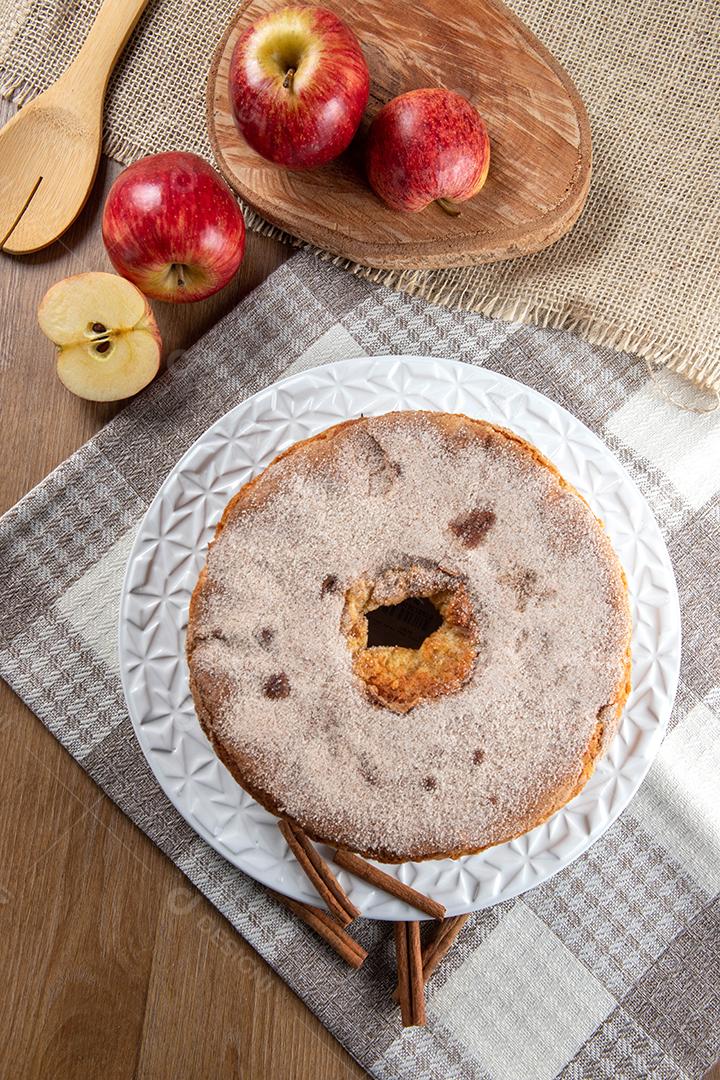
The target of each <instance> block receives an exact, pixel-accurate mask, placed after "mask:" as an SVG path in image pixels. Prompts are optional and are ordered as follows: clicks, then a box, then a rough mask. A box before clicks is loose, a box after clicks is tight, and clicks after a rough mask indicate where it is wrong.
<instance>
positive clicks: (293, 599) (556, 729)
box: [187, 412, 631, 862]
mask: <svg viewBox="0 0 720 1080" xmlns="http://www.w3.org/2000/svg"><path fill="white" fill-rule="evenodd" d="M630 632H631V620H630V613H629V606H628V599H627V589H626V582H625V577H624V574H623V570H622V567H621V565H620V563H619V560H618V558H617V556H616V555H615V553H614V551H613V549H612V546H611V544H610V541H609V540H608V537H607V535H606V533H605V531H604V529H603V527H602V525H601V523H600V522H599V521H598V520H597V518H596V517H595V515H594V514H593V513H592V511H591V510H590V508H589V507H588V505H587V503H586V502H585V501H584V500H583V499H582V498H581V497H580V495H578V493H577V492H576V491H575V490H574V488H573V487H571V485H570V484H568V483H567V482H566V481H565V480H564V479H563V478H562V476H560V474H559V473H558V471H557V470H556V469H555V467H554V466H553V465H552V464H551V462H550V461H548V460H547V458H545V457H544V456H543V455H542V454H541V453H540V452H539V451H538V450H537V449H536V448H535V447H533V446H531V445H530V444H529V443H527V442H525V441H524V440H523V439H521V438H519V437H518V436H516V435H514V434H513V433H512V432H510V431H506V430H504V429H502V428H498V427H495V426H493V425H492V424H489V423H486V422H484V421H481V420H473V419H470V418H468V417H467V416H462V415H457V414H449V413H432V412H395V413H387V414H386V415H383V416H377V417H370V418H364V417H361V418H359V419H357V420H349V421H347V422H345V423H342V424H338V425H336V426H335V427H331V428H329V429H328V430H327V431H324V432H322V433H321V434H319V435H316V436H314V437H313V438H310V439H307V440H305V441H304V442H299V443H297V444H296V445H295V446H293V447H291V448H290V449H289V450H287V451H286V452H285V453H283V454H281V455H280V456H279V457H278V458H276V459H275V460H274V461H273V462H272V464H270V465H269V466H268V467H267V468H266V469H265V470H264V471H263V472H261V473H260V474H259V475H258V476H257V477H255V478H254V479H253V480H251V481H250V482H249V483H247V484H245V486H244V487H243V488H242V489H241V490H240V491H239V492H238V494H237V495H235V497H234V498H233V499H232V500H231V501H230V503H229V504H228V506H227V508H226V510H225V513H224V514H223V517H222V520H221V521H220V523H219V525H218V527H217V530H216V533H215V538H214V540H213V543H212V545H211V547H210V551H209V553H208V557H207V562H206V565H205V567H204V568H203V570H202V573H201V574H200V577H199V580H198V582H197V585H196V587H195V591H194V593H193V597H192V602H191V606H190V619H189V626H188V635H187V656H188V663H189V670H190V685H191V689H192V694H193V698H194V701H195V706H196V709H197V714H198V717H199V719H200V723H201V724H202V727H203V729H204V731H205V733H206V734H207V736H208V738H209V739H210V741H211V743H212V745H213V747H214V749H215V751H216V753H217V754H218V756H219V757H220V758H221V760H222V761H223V762H224V763H225V765H226V766H227V767H228V769H229V770H230V772H231V773H232V775H233V776H234V777H235V779H236V780H237V781H238V783H239V784H241V785H242V787H243V788H245V790H246V791H248V792H250V794H251V795H252V796H253V797H254V798H255V799H257V800H258V801H259V802H260V803H262V804H263V805H264V806H265V807H267V809H269V810H270V811H272V812H273V813H276V814H281V815H284V816H287V817H289V818H291V819H292V820H294V821H295V822H297V823H298V824H299V825H300V826H301V827H302V828H303V829H304V830H305V831H306V832H307V833H308V835H309V836H311V837H312V838H314V839H315V840H319V841H325V842H327V843H329V844H332V845H334V846H336V847H337V846H342V847H346V848H348V849H350V850H352V851H356V852H359V853H360V854H362V855H364V856H366V857H374V858H377V859H379V860H382V861H385V862H401V861H405V860H407V859H428V858H442V857H447V856H452V857H455V856H459V855H463V854H468V853H470V852H476V851H480V850H482V849H484V848H487V847H489V846H490V845H493V844H498V843H501V842H503V841H505V840H508V839H510V838H512V837H515V836H518V835H519V834H521V833H524V832H526V831H528V830H529V829H532V828H533V827H534V826H536V825H538V824H539V823H541V822H542V821H544V820H545V819H546V818H547V817H549V816H550V815H551V814H552V813H554V812H555V811H556V810H558V809H559V808H560V807H562V806H563V805H564V804H565V803H566V802H567V801H568V800H569V799H571V798H572V797H573V796H574V795H576V794H577V793H578V792H579V791H580V790H581V788H582V787H583V785H584V784H585V783H586V781H587V780H588V778H589V777H590V775H591V774H592V772H593V769H594V767H595V763H596V761H597V760H598V758H599V757H600V756H601V755H602V754H603V753H604V751H605V750H606V748H607V746H608V744H609V742H610V740H611V739H612V737H613V735H614V734H615V731H616V729H617V727H618V724H619V721H620V716H621V712H622V709H623V705H624V703H625V701H626V699H627V696H628V693H629V689H630Z"/></svg>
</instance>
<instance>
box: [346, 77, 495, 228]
mask: <svg viewBox="0 0 720 1080" xmlns="http://www.w3.org/2000/svg"><path fill="white" fill-rule="evenodd" d="M489 165H490V140H489V138H488V133H487V128H486V127H485V122H484V120H483V119H482V117H481V116H480V114H479V113H478V112H477V110H476V109H474V108H473V106H472V105H471V104H470V102H469V101H467V100H466V99H465V98H464V97H461V96H460V94H455V93H453V91H452V90H411V91H410V92H409V93H407V94H401V95H400V97H396V98H393V100H392V101H389V102H388V103H387V105H384V106H383V108H382V109H381V110H380V112H379V113H378V114H377V116H376V117H375V119H374V120H373V122H372V124H371V126H370V131H369V132H368V140H367V147H366V167H367V175H368V180H369V181H370V186H371V187H372V189H373V191H374V192H375V194H376V195H379V196H380V198H381V199H382V200H383V201H384V202H386V203H387V205H388V206H389V207H391V209H393V210H410V211H417V210H424V209H425V207H426V206H429V204H430V203H431V202H436V201H437V202H439V203H440V205H441V206H442V207H443V209H444V210H447V211H448V212H449V213H459V210H458V209H457V207H455V206H454V204H455V203H460V202H464V201H465V200H466V199H471V198H472V197H473V195H477V193H478V191H479V190H480V188H481V187H482V186H483V184H484V183H485V180H486V179H487V174H488V167H489Z"/></svg>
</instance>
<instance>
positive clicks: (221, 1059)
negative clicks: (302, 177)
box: [0, 102, 365, 1080]
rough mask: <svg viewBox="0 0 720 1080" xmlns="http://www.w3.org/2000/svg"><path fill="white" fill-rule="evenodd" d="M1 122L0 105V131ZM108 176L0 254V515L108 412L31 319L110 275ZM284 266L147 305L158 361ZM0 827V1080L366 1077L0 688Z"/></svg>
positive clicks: (260, 248)
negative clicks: (50, 234) (62, 372)
mask: <svg viewBox="0 0 720 1080" xmlns="http://www.w3.org/2000/svg"><path fill="white" fill-rule="evenodd" d="M10 112H11V109H10V107H9V106H7V105H6V104H5V103H2V102H0V122H2V120H3V118H5V117H7V116H9V115H10ZM118 171H119V167H118V166H116V165H115V164H112V163H111V164H110V165H108V164H107V163H105V162H104V161H103V162H102V163H101V166H100V175H99V177H98V183H97V186H96V188H95V189H94V190H93V193H92V195H91V197H90V200H89V202H88V204H87V206H86V208H85V211H84V212H83V214H82V216H81V217H80V218H79V219H78V221H77V222H76V223H75V225H73V227H72V229H71V230H70V231H69V232H68V233H67V235H66V236H65V237H63V241H62V243H61V244H55V245H53V247H51V248H48V249H47V250H46V251H44V252H42V253H39V254H36V255H32V256H27V257H24V258H22V259H20V258H9V257H8V256H4V255H0V310H2V312H3V318H2V320H0V403H1V411H2V424H1V425H0V440H1V442H0V451H1V452H2V462H3V467H2V470H0V510H5V509H7V508H8V507H9V506H11V505H12V504H13V503H14V502H16V501H17V499H18V498H20V497H21V496H22V495H23V494H24V493H25V492H26V491H27V490H28V489H29V488H30V487H31V486H33V484H35V483H37V482H38V481H40V480H42V478H43V477H44V476H45V475H47V473H48V472H49V471H50V470H51V469H52V468H53V467H54V466H55V465H56V464H58V463H59V462H60V461H62V460H63V459H64V458H65V457H67V455H68V454H69V453H71V452H72V451H73V450H74V449H76V447H77V446H79V445H80V444H81V443H82V442H84V441H85V440H86V439H87V438H89V437H90V436H91V435H93V434H94V432H95V431H97V430H98V429H99V428H100V427H101V426H102V424H103V423H105V422H106V421H107V420H108V419H109V418H110V417H111V416H112V415H114V413H116V412H117V411H118V409H119V408H120V407H121V406H120V405H97V404H91V403H89V402H84V401H81V400H80V399H79V398H75V397H73V396H72V395H71V394H70V393H68V391H67V390H65V388H64V387H63V386H62V385H61V384H60V382H59V380H58V379H57V377H56V375H55V371H54V357H53V350H52V347H51V346H50V344H49V342H48V341H47V340H46V339H45V338H44V336H43V335H42V333H41V332H40V329H39V327H38V326H37V322H36V317H35V311H36V308H37V304H38V301H39V300H40V298H41V297H42V295H43V294H44V292H45V290H46V289H47V288H48V287H49V286H50V285H52V284H53V283H54V282H55V281H57V280H58V279H59V278H61V277H63V276H65V275H66V274H70V273H78V272H80V271H82V270H88V269H96V270H109V269H110V265H109V262H108V260H107V258H106V256H105V252H104V249H103V246H102V241H101V238H100V228H99V223H100V212H101V208H102V204H103V201H104V194H105V193H106V192H107V188H108V187H109V184H110V182H111V180H112V178H113V177H114V176H115V175H116V174H117V172H118ZM289 254H290V251H289V249H287V248H286V247H283V246H282V245H280V244H277V243H275V242H273V241H271V240H268V239H266V238H263V237H260V236H257V235H254V234H251V235H249V236H248V247H247V254H246V258H245V262H244V264H243V266H242V268H241V270H240V273H239V274H238V276H237V277H236V278H235V280H234V281H233V282H232V283H231V284H230V285H228V286H227V288H225V289H224V290H223V291H222V292H221V293H218V294H217V295H216V296H215V297H212V298H211V299H210V300H207V301H205V302H203V303H199V304H186V305H179V306H176V307H174V306H171V305H168V304H156V305H155V313H156V316H157V318H158V322H159V324H160V327H161V329H162V332H163V335H164V339H165V342H166V346H167V349H168V351H169V352H173V351H174V350H182V349H184V348H187V347H188V346H189V345H190V344H191V343H192V342H193V341H194V340H195V339H196V338H197V337H199V336H200V335H201V334H202V333H203V331H204V330H205V329H207V328H208V327H209V326H210V325H212V324H213V323H214V322H216V321H217V320H218V319H219V318H220V317H221V316H222V315H223V314H224V313H225V312H226V311H228V310H230V308H232V307H233V306H234V305H235V303H236V302H237V301H238V299H239V298H240V297H241V296H242V295H243V294H244V293H246V292H247V291H248V290H249V289H251V288H253V287H254V286H255V285H256V284H258V283H259V282H260V281H261V280H262V279H263V278H264V277H266V276H267V275H268V274H269V273H270V272H271V271H272V270H274V269H275V267H276V266H278V265H279V264H280V263H281V262H283V261H284V259H286V258H287V257H288V255H289ZM199 392H200V391H199ZM0 816H1V817H2V822H3V828H2V830H0V970H1V971H2V973H3V977H2V1004H3V1007H2V1009H0V1075H1V1076H8V1077H11V1076H12V1077H18V1078H20V1077H22V1078H23V1080H34V1078H38V1080H40V1078H42V1080H46V1078H48V1077H53V1078H54V1077H62V1078H63V1080H97V1078H98V1077H102V1078H103V1080H116V1078H117V1080H131V1078H137V1080H159V1078H164V1077H178V1078H180V1077H182V1080H215V1078H218V1080H220V1078H222V1080H230V1078H238V1077H242V1078H252V1080H278V1078H282V1080H358V1078H360V1077H362V1076H364V1075H365V1074H364V1073H363V1071H362V1069H360V1068H359V1067H358V1066H357V1065H356V1064H355V1063H354V1062H353V1061H352V1060H351V1058H350V1057H349V1056H348V1055H347V1054H346V1053H345V1051H344V1050H342V1048H341V1047H340V1046H338V1044H337V1043H336V1042H335V1041H334V1039H333V1038H332V1036H330V1035H329V1034H328V1032H327V1031H326V1030H325V1028H324V1027H322V1025H321V1024H320V1023H319V1022H318V1021H317V1020H316V1019H315V1017H314V1016H313V1015H312V1014H311V1013H310V1012H309V1011H308V1010H307V1009H306V1008H305V1006H304V1005H303V1004H302V1002H300V1000H299V999H298V998H296V997H295V995H294V994H293V993H292V992H291V991H290V990H289V989H288V988H287V986H286V985H285V984H284V983H283V982H282V980H281V979H279V978H278V977H277V976H276V975H275V974H274V973H273V972H272V971H271V970H270V969H269V968H268V967H267V965H266V964H265V963H264V961H263V960H261V959H260V958H259V957H258V956H257V955H256V954H255V953H254V952H253V950H252V949H251V948H250V947H249V946H248V945H247V944H246V943H245V942H244V941H243V940H242V938H240V937H239V935H238V934H236V933H235V931H234V930H233V929H232V927H230V926H229V924H228V923H227V922H226V921H225V920H224V919H223V918H222V916H221V915H219V914H218V912H217V911H216V910H215V909H214V908H213V907H212V905H210V904H209V903H208V902H207V901H206V900H205V899H204V898H203V897H202V896H201V895H200V894H199V893H198V892H197V891H196V890H195V889H194V888H193V887H192V886H191V885H189V884H188V882H187V881H186V879H185V878H184V877H183V875H182V874H181V873H180V871H179V870H178V869H177V868H176V867H175V866H174V865H173V864H172V863H171V862H169V860H167V859H166V858H165V857H164V856H163V855H161V854H160V852H159V851H158V850H157V849H156V848H155V846H154V845H153V844H152V843H151V842H150V841H149V840H148V839H147V838H146V837H145V836H143V834H142V833H140V832H139V831H138V830H137V829H136V828H135V827H134V826H133V825H132V824H131V823H130V822H129V821H128V819H127V818H126V817H125V816H124V815H123V814H122V813H121V812H120V811H119V810H118V809H117V808H116V807H115V806H114V805H113V804H112V803H111V802H110V801H109V800H108V799H107V798H106V797H105V796H104V795H103V794H102V793H101V792H100V791H99V789H98V788H97V787H96V786H95V784H94V783H93V782H92V780H90V779H89V778H88V777H87V776H86V775H85V773H84V772H83V771H82V769H81V768H80V766H79V765H77V764H76V762H75V761H73V759H72V758H71V757H70V756H69V755H68V754H67V753H66V752H65V751H64V750H63V749H62V747H61V746H60V744H59V743H58V742H57V741H56V740H55V739H54V738H53V736H52V735H51V734H50V732H49V731H47V729H46V728H45V727H44V726H43V725H42V724H41V723H40V721H39V720H38V719H37V718H36V717H35V716H33V714H32V713H31V712H30V711H29V710H28V709H27V708H26V707H25V706H24V705H23V704H22V702H21V701H20V700H19V699H18V698H17V697H15V696H14V695H13V694H12V692H11V691H10V690H9V689H8V687H7V686H6V685H4V684H2V683H0ZM210 1017H212V1024H210V1023H209V1018H210Z"/></svg>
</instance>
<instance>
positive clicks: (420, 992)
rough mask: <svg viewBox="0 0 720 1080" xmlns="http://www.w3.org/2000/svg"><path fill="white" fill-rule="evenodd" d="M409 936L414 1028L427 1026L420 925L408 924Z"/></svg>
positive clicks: (411, 1004) (416, 923) (411, 1001)
mask: <svg viewBox="0 0 720 1080" xmlns="http://www.w3.org/2000/svg"><path fill="white" fill-rule="evenodd" d="M406 926H407V936H408V961H409V964H408V966H409V968H410V1006H411V1009H412V1022H413V1026H414V1027H424V1026H425V979H424V978H423V963H422V950H421V948H420V923H419V922H409V923H406Z"/></svg>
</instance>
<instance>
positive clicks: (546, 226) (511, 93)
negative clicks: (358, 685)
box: [208, 0, 591, 269]
mask: <svg viewBox="0 0 720 1080" xmlns="http://www.w3.org/2000/svg"><path fill="white" fill-rule="evenodd" d="M275 6H276V4H275V2H274V0H249V2H246V3H245V4H244V5H243V7H241V9H240V11H239V13H238V15H237V17H236V19H235V21H234V22H233V24H232V25H231V26H230V27H229V28H228V31H227V33H226V35H225V38H224V39H223V41H222V42H221V44H220V46H219V48H218V51H217V54H216V57H215V61H214V63H213V67H212V70H211V74H210V79H209V84H208V126H209V130H210V139H211V142H212V145H213V150H214V152H215V156H216V158H217V161H218V164H219V166H220V168H221V170H222V172H223V174H224V175H225V177H226V179H227V180H228V182H229V183H231V184H232V186H233V187H234V188H235V190H236V191H237V192H238V193H239V194H240V195H241V196H242V198H243V199H244V200H245V201H246V202H247V203H248V204H249V205H250V206H252V207H253V208H254V209H255V210H257V211H258V212H259V213H260V214H261V215H262V216H263V217H264V218H266V219H267V220H268V221H270V222H271V223H272V224H273V225H276V226H278V227H279V228H281V229H284V230H286V231H287V232H290V233H293V234H294V235H295V236H298V237H300V238H301V239H303V240H306V241H309V242H310V243H312V244H315V245H316V246H318V247H320V248H324V249H325V250H327V251H330V252H332V253H333V254H337V255H341V256H343V257H345V258H348V259H352V260H353V261H355V262H359V263H362V264H364V265H366V266H377V267H387V268H391V269H396V268H397V269H400V268H433V267H435V268H436V267H448V266H464V265H472V264H475V263H486V262H496V261H498V260H501V259H509V258H514V257H516V256H519V255H525V254H528V253H530V252H533V251H539V250H541V249H542V248H544V247H547V246H548V245H549V244H551V243H553V242H554V241H555V240H557V239H559V238H560V237H561V236H563V235H564V234H565V233H566V232H567V231H568V229H569V228H570V227H571V226H572V225H573V224H574V222H575V221H576V220H577V218H578V217H579V215H580V213H581V211H582V208H583V205H584V203H585V198H586V196H587V191H588V187H589V183H590V163H591V148H590V128H589V124H588V120H587V115H586V112H585V108H584V106H583V104H582V102H581V100H580V98H579V96H578V94H577V91H576V90H575V88H574V86H573V84H572V82H571V81H570V79H569V77H568V75H567V74H566V72H565V71H564V70H563V69H562V68H561V67H560V65H559V64H558V63H557V61H555V60H554V59H553V57H552V56H551V55H550V53H549V52H548V51H547V50H546V49H545V48H544V47H543V46H542V45H541V44H540V42H539V41H538V40H537V39H536V38H535V37H534V35H533V34H531V33H530V31H529V30H528V29H527V28H526V27H525V26H524V25H523V24H522V23H521V22H520V20H519V19H517V18H516V17H515V16H514V15H513V14H512V13H511V12H510V11H509V10H508V9H507V8H506V7H505V6H504V5H503V4H502V3H501V2H500V0H456V2H455V3H453V4H447V3H446V0H420V2H419V3H417V4H403V3H400V0H394V2H392V3H389V2H388V0H366V2H365V3H363V4H353V3H351V0H331V2H329V3H328V4H327V6H328V7H330V8H331V9H332V10H333V11H335V12H336V13H337V14H338V15H339V16H340V17H341V18H343V19H345V21H346V22H347V23H348V25H349V26H351V27H352V29H353V30H354V31H355V33H356V34H357V36H358V37H359V39H360V42H361V44H362V46H363V51H364V53H365V57H366V59H367V62H368V67H369V69H370V78H371V86H370V102H369V105H368V108H367V110H366V116H365V119H364V121H363V125H362V126H361V130H360V132H359V134H358V136H357V138H356V139H355V141H354V143H353V144H352V146H351V147H350V149H349V150H348V152H347V153H346V154H344V155H342V156H341V157H340V158H338V159H337V160H336V161H334V162H332V163H331V164H329V165H327V166H325V167H324V168H321V169H314V170H308V171H305V172H290V171H288V170H286V169H282V168H280V167H278V166H276V165H273V164H272V163H271V162H268V161H265V160H264V159H263V158H262V157H260V155H258V154H256V153H255V151H253V150H252V149H251V148H250V147H249V146H248V145H247V143H246V142H245V141H244V140H243V139H242V137H241V136H240V135H239V134H238V132H237V130H236V128H235V124H234V122H233V119H232V113H231V108H230V102H229V94H228V72H229V68H230V58H231V56H232V52H233V49H234V47H235V43H236V42H237V39H238V37H239V36H240V34H241V33H242V32H243V31H244V30H245V29H246V27H247V26H248V25H250V23H252V22H254V21H255V20H256V19H257V18H258V17H259V16H260V15H262V14H264V13H265V12H266V11H267V10H269V9H270V8H272V7H275ZM424 86H445V87H447V88H449V89H452V90H457V91H459V92H460V93H461V94H464V95H465V96H466V97H467V98H468V99H469V100H470V101H472V102H473V104H474V105H476V106H477V108H478V109H479V111H480V112H481V113H482V115H483V116H484V117H485V120H486V121H487V124H488V129H489V132H490V140H491V158H490V173H489V177H488V180H487V183H486V184H485V187H484V188H483V189H482V191H481V192H480V193H479V194H478V195H477V196H476V197H475V198H474V199H472V200H470V201H469V202H468V203H466V204H464V206H463V211H462V213H461V214H460V215H459V216H458V217H456V218H453V217H450V216H449V215H448V214H446V213H445V212H444V211H443V210H442V209H441V208H440V207H439V206H437V205H436V204H433V205H431V206H430V207H428V208H427V209H426V210H423V211H421V212H420V213H418V214H401V213H396V212H394V211H392V210H390V209H388V208H387V207H386V206H385V205H384V204H383V203H382V202H381V201H380V200H379V199H378V198H377V197H376V196H375V195H374V194H373V193H372V191H371V190H370V188H369V187H368V185H367V182H366V180H365V177H364V172H363V167H362V142H363V138H364V134H365V132H366V131H367V126H368V124H369V122H370V121H371V119H372V117H373V116H374V115H375V113H376V112H377V110H378V109H379V108H380V107H381V106H382V105H383V104H384V103H385V102H386V101H388V100H389V99H390V98H392V97H395V96H396V95H397V94H400V93H403V92H405V91H406V90H413V89H417V88H420V87H424Z"/></svg>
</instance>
